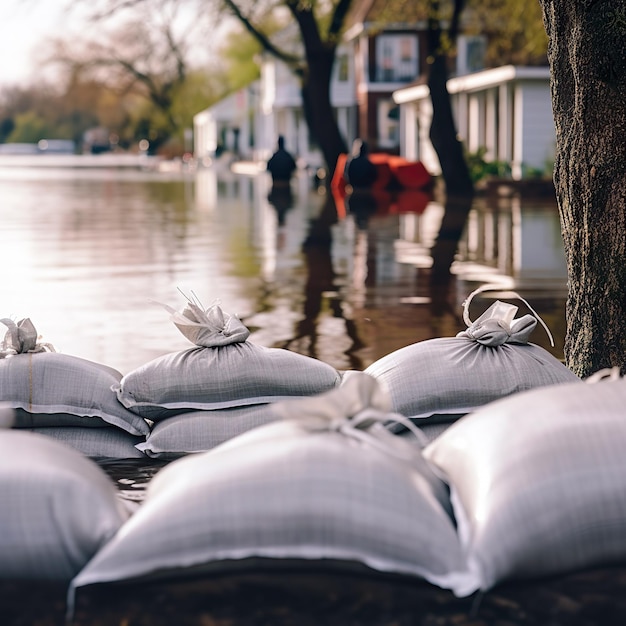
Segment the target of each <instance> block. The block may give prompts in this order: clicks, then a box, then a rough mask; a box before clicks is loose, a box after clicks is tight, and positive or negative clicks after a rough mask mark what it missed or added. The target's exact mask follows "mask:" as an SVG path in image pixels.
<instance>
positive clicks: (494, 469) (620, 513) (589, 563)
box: [423, 378, 626, 590]
mask: <svg viewBox="0 0 626 626" xmlns="http://www.w3.org/2000/svg"><path fill="white" fill-rule="evenodd" d="M625 449H626V380H624V379H623V378H622V379H618V380H603V381H601V382H596V383H574V384H562V385H558V386H552V387H544V388H541V389H534V390H530V391H526V392H522V393H519V394H516V395H514V396H511V397H509V398H504V399H502V400H498V401H496V402H492V403H490V404H489V405H487V406H485V407H483V408H481V409H478V410H476V411H475V412H474V413H472V414H471V415H468V416H467V417H464V418H463V419H462V420H459V421H458V422H457V423H455V424H453V425H452V426H450V428H449V429H448V430H446V432H445V433H443V434H442V435H440V436H439V437H438V438H437V439H436V440H435V441H433V442H431V443H430V444H429V445H428V446H427V447H426V448H425V449H424V451H423V453H424V457H425V458H426V459H427V460H428V461H429V462H431V463H432V464H433V467H434V468H435V469H436V470H437V471H438V472H439V473H440V475H441V476H442V477H444V478H445V480H446V482H447V483H448V484H449V486H450V489H451V500H452V503H453V506H454V514H455V517H456V520H457V523H458V531H459V536H460V539H461V542H462V544H463V548H464V551H465V553H466V557H467V562H468V568H469V570H470V571H471V572H472V574H473V575H474V577H475V579H476V580H477V581H478V588H480V589H482V590H488V589H491V588H492V587H494V586H496V585H498V584H499V583H501V582H503V581H508V580H513V579H540V578H542V577H545V576H553V575H559V574H564V573H568V572H572V571H576V570H580V569H583V568H591V567H597V566H600V567H603V566H606V565H610V564H613V563H617V562H623V561H624V559H625V558H626V489H625V488H624V486H625V485H626V455H625V454H624V450H625Z"/></svg>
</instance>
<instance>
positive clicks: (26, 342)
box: [0, 317, 55, 359]
mask: <svg viewBox="0 0 626 626" xmlns="http://www.w3.org/2000/svg"><path fill="white" fill-rule="evenodd" d="M0 323H2V324H4V325H5V326H6V327H7V331H6V333H5V334H4V339H3V340H2V342H1V343H0V359H4V358H6V357H8V356H14V355H16V354H25V353H27V352H30V353H34V352H54V351H55V350H54V348H53V347H52V346H51V345H50V344H49V343H39V342H38V341H37V339H38V335H37V330H36V329H35V326H34V325H33V323H32V322H31V321H30V318H28V317H25V318H24V319H21V320H19V321H18V322H17V323H16V322H14V321H13V320H12V319H9V318H8V317H5V318H2V319H0Z"/></svg>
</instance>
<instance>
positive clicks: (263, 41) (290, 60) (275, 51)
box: [224, 0, 302, 67]
mask: <svg viewBox="0 0 626 626" xmlns="http://www.w3.org/2000/svg"><path fill="white" fill-rule="evenodd" d="M224 4H225V5H226V6H227V7H228V8H229V9H230V10H231V11H232V13H233V15H234V16H235V17H236V18H237V19H238V20H239V21H240V22H241V23H242V24H243V26H244V28H245V29H246V30H247V31H248V32H249V33H250V34H251V35H252V36H253V37H254V38H255V39H256V40H257V41H258V42H259V44H260V45H261V46H262V47H263V49H264V50H265V51H266V52H269V53H270V54H272V55H274V56H275V57H276V58H277V59H280V60H281V61H283V62H284V63H286V64H287V65H289V66H291V67H298V66H300V65H301V63H302V59H301V58H300V57H298V56H295V55H293V54H290V53H288V52H285V51H284V50H281V49H279V48H278V47H277V46H275V45H274V44H273V43H272V42H271V41H270V39H269V38H268V37H267V36H266V35H265V34H263V33H262V32H261V31H260V30H258V29H257V28H256V27H255V26H254V24H252V22H251V21H250V20H249V19H248V18H247V17H246V16H245V15H244V14H243V13H242V12H241V10H240V9H239V6H238V5H237V4H236V3H235V2H232V0H224Z"/></svg>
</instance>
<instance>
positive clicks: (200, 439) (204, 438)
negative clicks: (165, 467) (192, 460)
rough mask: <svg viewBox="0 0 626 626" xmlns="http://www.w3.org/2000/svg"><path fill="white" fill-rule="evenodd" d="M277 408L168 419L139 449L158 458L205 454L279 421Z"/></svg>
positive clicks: (239, 409)
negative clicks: (250, 431) (237, 437)
mask: <svg viewBox="0 0 626 626" xmlns="http://www.w3.org/2000/svg"><path fill="white" fill-rule="evenodd" d="M274 407H275V404H255V405H252V406H242V407H233V408H229V409H214V410H212V411H191V412H190V413H182V414H180V415H175V416H174V417H168V418H167V419H164V420H161V421H159V422H157V423H156V424H155V425H154V427H153V428H152V430H151V431H150V434H149V435H148V436H147V437H146V440H145V441H142V442H140V443H138V444H137V445H136V448H137V451H138V452H139V451H141V453H142V454H145V455H147V456H149V457H151V458H158V459H174V458H178V457H180V456H184V455H186V454H193V453H196V452H206V451H207V450H212V449H213V448H215V447H216V446H218V445H219V444H221V443H224V442H225V441H228V440H229V439H232V438H233V437H236V436H237V435H241V434H242V433H244V432H247V431H248V430H252V429H253V428H257V427H258V426H263V425H265V424H269V423H270V422H274V421H277V420H279V419H280V416H279V415H278V414H277V412H276V410H275V408H274Z"/></svg>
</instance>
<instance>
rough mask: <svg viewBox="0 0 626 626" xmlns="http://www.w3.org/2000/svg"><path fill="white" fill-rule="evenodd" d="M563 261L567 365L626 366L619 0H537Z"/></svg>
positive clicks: (583, 370)
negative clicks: (544, 39) (547, 71)
mask: <svg viewBox="0 0 626 626" xmlns="http://www.w3.org/2000/svg"><path fill="white" fill-rule="evenodd" d="M540 3H541V6H542V11H543V17H544V24H545V27H546V32H547V34H548V38H549V47H548V61H549V64H550V70H551V79H552V80H551V89H552V106H553V113H554V121H555V127H556V159H555V169H554V183H555V187H556V195H557V202H558V207H559V214H560V218H561V227H562V234H563V242H564V247H565V256H566V260H567V269H568V297H567V304H566V324H567V327H566V336H565V346H564V350H565V362H566V365H567V366H568V367H569V368H570V369H572V370H573V371H574V372H575V373H576V374H578V375H579V376H581V377H586V376H588V375H590V374H592V373H594V372H595V371H598V370H600V369H603V368H608V367H614V366H618V367H619V368H620V370H621V372H622V374H626V52H625V46H624V41H625V40H626V2H625V1H624V0H613V1H610V0H586V1H581V0H540Z"/></svg>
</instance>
